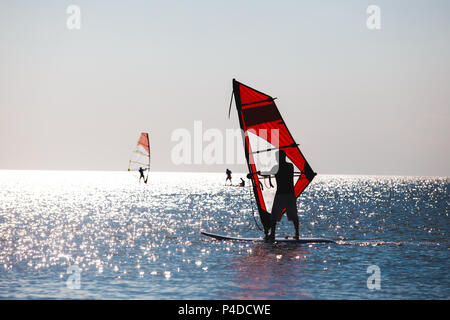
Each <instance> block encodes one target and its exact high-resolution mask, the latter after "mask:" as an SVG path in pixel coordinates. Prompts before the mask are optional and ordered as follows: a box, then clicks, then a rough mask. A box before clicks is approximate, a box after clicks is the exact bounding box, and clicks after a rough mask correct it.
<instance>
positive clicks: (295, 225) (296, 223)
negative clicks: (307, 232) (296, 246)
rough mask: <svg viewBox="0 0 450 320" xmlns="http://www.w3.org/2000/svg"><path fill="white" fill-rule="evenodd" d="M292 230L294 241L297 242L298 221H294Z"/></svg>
mask: <svg viewBox="0 0 450 320" xmlns="http://www.w3.org/2000/svg"><path fill="white" fill-rule="evenodd" d="M294 228H295V237H294V239H296V240H298V237H299V235H298V220H294Z"/></svg>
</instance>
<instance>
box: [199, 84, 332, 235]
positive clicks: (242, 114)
mask: <svg viewBox="0 0 450 320" xmlns="http://www.w3.org/2000/svg"><path fill="white" fill-rule="evenodd" d="M233 96H234V101H235V104H236V109H237V113H238V118H239V124H240V127H241V129H242V134H243V137H242V138H243V141H244V152H245V158H246V161H247V165H248V171H249V173H248V175H247V178H249V179H250V180H251V182H252V189H253V195H254V197H255V201H256V205H257V208H258V213H259V217H260V220H261V223H262V228H261V229H263V230H262V231H264V233H265V234H267V233H268V231H269V229H270V227H271V216H270V213H271V211H272V205H273V201H274V198H275V193H276V190H277V185H276V181H275V179H271V177H270V176H267V175H263V174H261V172H268V171H270V170H271V168H273V167H274V166H275V165H277V164H278V161H277V159H276V151H278V150H283V151H284V152H285V153H286V160H287V161H288V162H290V163H292V164H293V166H294V181H293V185H294V193H295V197H296V198H298V197H299V196H300V195H301V193H302V192H303V191H304V190H305V188H306V187H307V186H308V185H309V184H310V183H311V181H312V180H313V179H314V177H315V176H316V173H315V172H314V171H313V170H312V169H311V166H310V165H309V163H308V162H307V161H306V159H305V157H304V155H303V154H302V152H301V151H300V149H299V145H298V144H297V143H296V142H295V140H294V138H293V137H292V135H291V133H290V132H289V129H288V128H287V126H286V124H285V122H284V120H283V118H282V116H281V114H280V112H279V111H278V108H277V106H276V104H275V99H276V98H272V97H271V96H269V95H267V94H265V93H262V92H260V91H257V90H255V89H253V88H251V87H249V86H247V85H245V84H243V83H240V82H238V81H236V80H235V79H233V93H232V98H231V101H230V110H229V115H230V112H231V104H232V101H233ZM301 121H308V119H301ZM284 211H286V210H284ZM255 221H256V220H255ZM203 234H205V235H208V236H211V235H210V234H206V233H203ZM219 237H222V238H226V237H225V236H219ZM217 238H218V236H217V235H216V239H217ZM245 239H250V240H248V241H256V240H254V239H252V238H245ZM308 239H309V238H308ZM314 239H315V240H317V239H319V238H314ZM230 240H233V239H230ZM234 240H237V239H234ZM324 240H326V242H330V241H331V240H329V239H324ZM258 241H259V240H258ZM279 241H283V239H281V238H280V239H279ZM290 241H293V239H292V240H290ZM303 241H304V243H305V241H308V240H303ZM299 242H301V241H299ZM321 242H324V241H321Z"/></svg>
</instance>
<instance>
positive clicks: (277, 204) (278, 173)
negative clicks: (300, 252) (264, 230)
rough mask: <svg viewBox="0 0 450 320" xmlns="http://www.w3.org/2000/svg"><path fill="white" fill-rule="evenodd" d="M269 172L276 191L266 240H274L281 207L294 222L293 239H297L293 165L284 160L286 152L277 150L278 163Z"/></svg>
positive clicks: (280, 215) (281, 212)
mask: <svg viewBox="0 0 450 320" xmlns="http://www.w3.org/2000/svg"><path fill="white" fill-rule="evenodd" d="M269 174H275V179H276V181H277V191H276V193H275V198H274V201H273V206H272V212H271V215H270V218H271V231H270V234H269V235H267V236H266V240H271V241H274V240H275V229H276V226H277V222H278V221H280V220H281V217H282V216H283V209H286V215H287V217H288V220H289V221H292V222H293V223H294V228H295V237H294V239H298V213H297V203H296V198H295V192H294V165H293V164H292V163H288V162H286V153H285V152H284V151H283V150H280V151H279V152H278V165H276V166H274V167H273V168H272V169H271V170H270V172H269ZM264 175H265V174H264Z"/></svg>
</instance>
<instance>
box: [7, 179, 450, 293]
mask: <svg viewBox="0 0 450 320" xmlns="http://www.w3.org/2000/svg"><path fill="white" fill-rule="evenodd" d="M239 177H240V175H239V174H234V175H233V178H234V181H233V182H234V183H236V184H237V183H238V182H239V181H238V180H239ZM242 177H245V175H244V174H242ZM224 182H225V175H224V174H217V173H162V172H160V173H153V172H152V173H151V174H150V177H149V179H148V184H144V183H143V182H141V183H140V182H139V181H138V178H137V177H136V176H134V175H133V174H130V173H128V172H74V171H72V172H70V171H67V172H64V171H0V298H3V299H449V298H450V277H449V272H450V262H449V261H450V259H449V258H450V251H449V239H448V235H449V231H450V220H449V211H450V210H449V191H448V187H449V182H450V179H449V178H439V177H394V176H386V177H381V176H343V175H342V176H337V175H335V176H321V175H319V176H317V177H316V178H315V179H314V181H313V182H312V183H311V184H310V186H309V187H308V188H307V189H306V190H305V192H304V193H303V194H302V195H301V197H300V198H299V199H298V208H299V218H300V234H301V236H305V237H310V236H311V237H327V238H331V239H333V240H335V241H336V244H312V245H297V244H296V245H293V244H266V243H245V242H226V241H215V240H213V239H211V238H208V237H205V236H203V235H201V234H200V231H201V230H205V231H209V232H216V233H221V234H226V235H234V236H243V237H259V236H261V235H262V232H261V231H260V230H259V229H258V223H259V220H258V217H257V216H256V217H255V218H256V219H255V218H254V217H253V214H256V215H257V213H256V208H255V205H254V200H253V196H252V191H251V189H250V188H248V187H245V188H240V187H228V186H224ZM293 234H294V228H293V226H292V224H291V223H289V222H288V221H287V220H286V217H283V219H282V221H281V223H280V224H279V226H278V228H277V236H286V235H290V236H292V235H293Z"/></svg>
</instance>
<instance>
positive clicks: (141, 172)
mask: <svg viewBox="0 0 450 320" xmlns="http://www.w3.org/2000/svg"><path fill="white" fill-rule="evenodd" d="M145 170H147V168H145V169H142V167H139V173H140V174H141V176H140V177H139V182H141V179H144V183H147V179H145V177H144V171H145ZM147 178H148V177H147Z"/></svg>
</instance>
